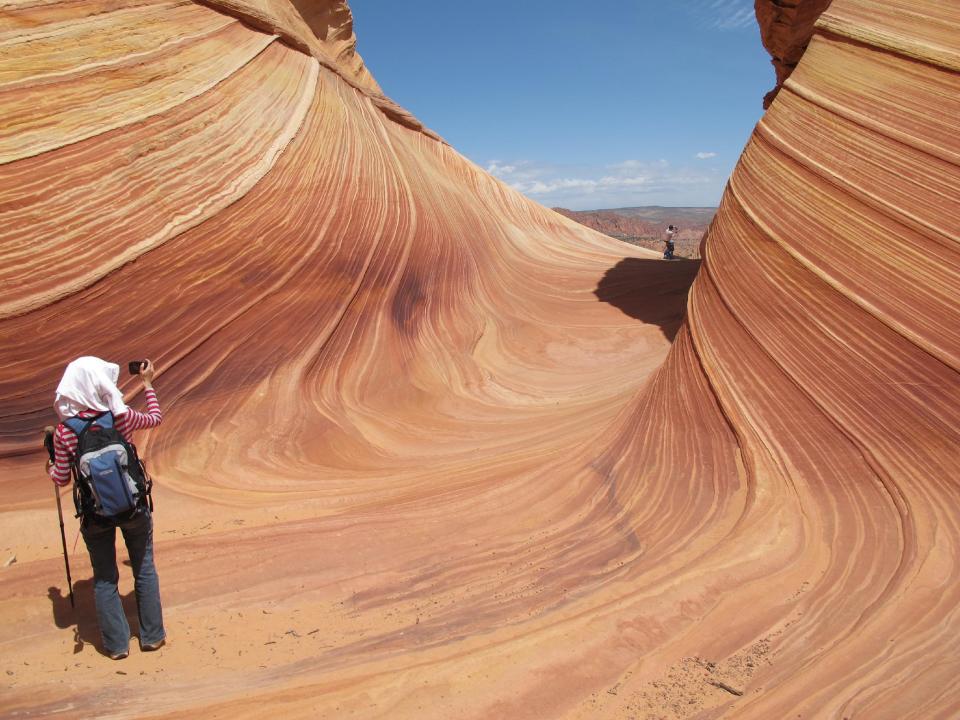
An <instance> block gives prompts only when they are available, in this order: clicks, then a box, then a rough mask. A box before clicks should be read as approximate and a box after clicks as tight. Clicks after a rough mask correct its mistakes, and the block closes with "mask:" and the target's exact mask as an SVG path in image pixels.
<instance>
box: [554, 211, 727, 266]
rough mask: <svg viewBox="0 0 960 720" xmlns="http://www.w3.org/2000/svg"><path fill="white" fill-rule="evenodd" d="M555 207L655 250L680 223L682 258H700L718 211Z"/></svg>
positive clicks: (585, 222)
mask: <svg viewBox="0 0 960 720" xmlns="http://www.w3.org/2000/svg"><path fill="white" fill-rule="evenodd" d="M553 209H554V210H555V211H556V212H558V213H560V214H561V215H563V216H565V217H568V218H570V219H571V220H576V221H577V222H578V223H580V224H581V225H586V226H587V227H589V228H593V229H594V230H597V231H599V232H602V233H603V234H605V235H609V236H610V237H615V238H617V239H618V240H623V241H625V242H628V243H630V244H632V245H639V246H640V247H645V248H650V249H653V250H662V249H663V237H664V233H665V232H666V229H667V226H668V225H676V226H678V227H679V228H680V234H679V236H678V237H677V254H678V255H680V256H682V257H700V241H701V240H702V239H703V235H704V233H705V232H706V231H707V227H709V225H710V221H711V220H713V216H714V214H715V213H716V212H717V209H716V208H713V207H661V206H658V205H651V206H647V207H632V208H615V209H612V210H567V209H566V208H553Z"/></svg>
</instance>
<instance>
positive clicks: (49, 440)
mask: <svg viewBox="0 0 960 720" xmlns="http://www.w3.org/2000/svg"><path fill="white" fill-rule="evenodd" d="M43 446H44V447H45V448H46V449H47V454H49V456H50V462H54V450H53V428H52V427H50V426H49V425H47V427H45V428H44V429H43ZM53 494H54V495H55V496H56V498H57V517H59V518H60V542H61V543H62V544H63V565H64V567H65V568H66V569H67V588H68V589H69V590H70V607H72V608H75V607H76V605H75V604H74V602H73V580H71V579H70V559H69V557H67V535H66V533H65V532H64V530H63V506H62V505H61V504H60V487H59V486H58V485H57V484H56V483H54V485H53Z"/></svg>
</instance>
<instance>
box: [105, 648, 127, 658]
mask: <svg viewBox="0 0 960 720" xmlns="http://www.w3.org/2000/svg"><path fill="white" fill-rule="evenodd" d="M129 654H130V651H129V650H121V651H120V652H115V653H110V656H109V657H110V659H111V660H123V659H124V658H125V657H127V655H129Z"/></svg>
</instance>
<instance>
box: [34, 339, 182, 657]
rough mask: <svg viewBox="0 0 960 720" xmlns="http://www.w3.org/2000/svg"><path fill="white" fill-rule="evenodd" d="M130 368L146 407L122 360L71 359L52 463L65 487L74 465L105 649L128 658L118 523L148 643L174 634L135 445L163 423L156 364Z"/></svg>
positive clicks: (146, 647)
mask: <svg viewBox="0 0 960 720" xmlns="http://www.w3.org/2000/svg"><path fill="white" fill-rule="evenodd" d="M130 371H131V372H132V373H135V374H136V373H138V374H139V375H140V379H141V380H142V381H143V387H144V391H145V395H146V401H147V412H146V413H141V412H137V411H136V410H133V409H132V408H128V407H127V406H126V404H124V402H123V394H122V393H121V392H120V389H119V388H118V387H117V380H118V379H119V374H120V368H119V367H118V366H117V365H115V364H113V363H108V362H105V361H104V360H101V359H100V358H95V357H81V358H77V359H76V360H74V361H73V362H71V363H70V364H69V365H67V369H66V370H65V371H64V373H63V379H62V380H61V381H60V385H59V386H57V394H56V399H55V401H54V408H55V409H56V411H57V414H58V415H59V416H60V424H58V425H57V427H56V430H55V431H54V436H53V447H54V458H55V461H54V462H52V463H51V462H49V461H48V470H49V473H50V479H51V480H53V482H55V483H56V484H57V485H58V486H64V485H68V484H69V483H70V475H71V470H72V471H73V475H74V479H75V486H74V502H75V503H76V504H77V516H78V517H80V532H81V533H82V534H83V541H84V542H85V543H86V545H87V550H88V551H89V553H90V565H91V566H92V567H93V597H94V603H95V605H96V609H97V621H98V623H99V626H100V637H101V638H102V640H103V649H104V651H105V652H106V654H107V655H108V656H109V657H110V658H111V659H113V660H122V659H123V658H125V657H127V655H128V654H129V652H130V626H129V625H128V624H127V618H126V615H125V614H124V612H123V605H122V604H121V602H120V593H119V592H118V591H117V582H118V580H119V576H120V573H119V571H118V570H117V557H116V546H115V542H116V531H117V528H120V532H121V533H122V534H123V540H124V542H125V543H126V546H127V552H128V554H129V556H130V565H131V567H132V569H133V578H134V590H135V593H136V598H137V615H138V617H139V621H140V649H141V650H143V651H146V652H149V651H152V650H157V649H159V648H161V647H162V646H163V645H164V643H165V638H166V633H165V632H164V629H163V615H162V611H161V608H160V584H159V581H158V578H157V570H156V568H155V567H154V564H153V518H152V516H151V512H150V511H151V509H152V508H151V502H150V500H149V479H148V478H146V475H145V472H144V471H143V470H142V466H141V464H140V461H139V459H138V458H137V456H136V448H134V447H133V446H132V445H131V444H130V434H131V433H132V432H133V431H134V430H140V429H143V428H151V427H156V426H157V425H159V424H160V422H161V421H162V420H163V415H162V414H161V412H160V404H159V403H158V402H157V394H156V392H154V389H153V376H154V367H153V363H151V362H150V361H149V360H144V361H142V362H139V361H138V362H134V363H130ZM78 450H79V453H78ZM111 453H116V454H111ZM78 454H79V456H80V457H79V458H78ZM104 458H106V459H107V462H104ZM116 458H120V459H116ZM105 468H106V469H105ZM121 468H122V470H121ZM118 478H119V479H118ZM112 482H114V483H115V484H113V485H111V483H112ZM118 509H119V512H118Z"/></svg>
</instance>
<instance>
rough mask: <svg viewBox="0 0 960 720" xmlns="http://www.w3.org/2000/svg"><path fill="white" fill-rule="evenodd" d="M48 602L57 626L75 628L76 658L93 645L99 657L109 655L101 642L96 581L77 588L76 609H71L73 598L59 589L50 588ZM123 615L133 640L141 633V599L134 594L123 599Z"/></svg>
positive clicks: (131, 593) (74, 646) (121, 599)
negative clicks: (139, 608)
mask: <svg viewBox="0 0 960 720" xmlns="http://www.w3.org/2000/svg"><path fill="white" fill-rule="evenodd" d="M47 598H48V599H49V600H50V605H51V610H52V611H53V622H54V623H55V624H56V626H57V627H58V628H62V629H64V630H66V629H67V628H73V654H74V655H76V654H77V653H79V652H81V651H82V650H83V647H84V645H86V644H88V643H89V644H90V645H92V646H93V647H94V648H95V649H96V651H97V652H98V653H100V654H101V655H106V652H104V649H103V644H102V643H101V642H100V626H99V625H98V624H97V610H96V607H95V606H94V604H93V580H92V579H88V580H78V581H77V582H75V583H74V584H73V598H74V601H75V602H76V604H77V606H76V607H71V606H70V596H69V595H64V594H63V590H61V589H60V588H58V587H50V588H47ZM120 602H121V603H122V604H123V612H124V614H125V615H126V616H127V622H128V623H129V625H130V633H131V635H132V636H138V635H139V633H140V624H139V622H138V621H137V599H136V597H135V596H134V593H133V591H132V590H131V591H130V592H128V593H127V594H126V595H121V596H120Z"/></svg>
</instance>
